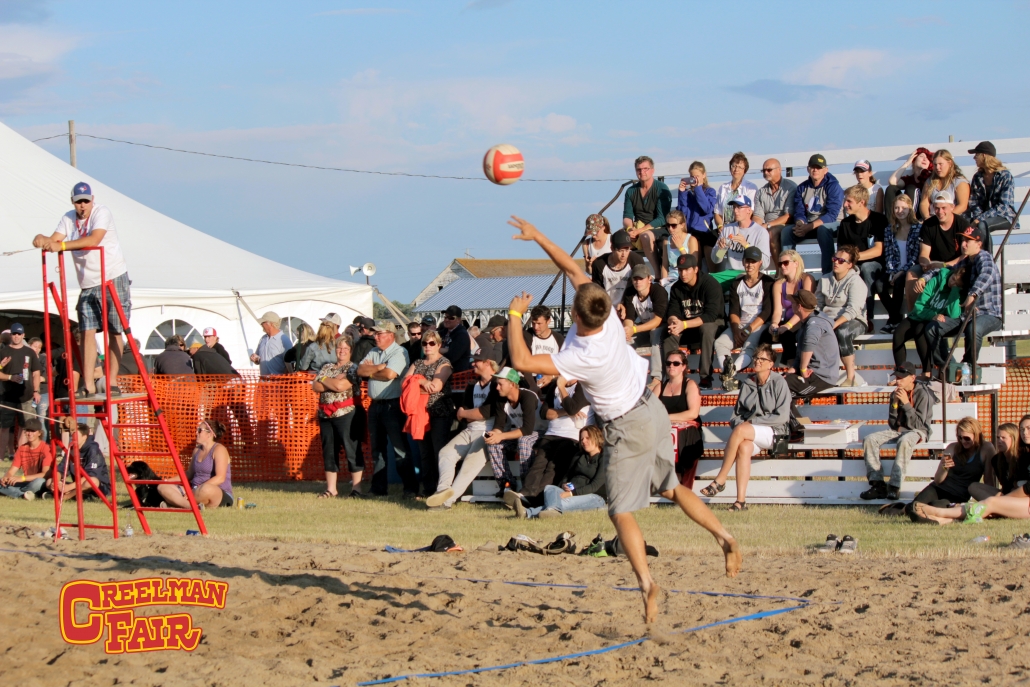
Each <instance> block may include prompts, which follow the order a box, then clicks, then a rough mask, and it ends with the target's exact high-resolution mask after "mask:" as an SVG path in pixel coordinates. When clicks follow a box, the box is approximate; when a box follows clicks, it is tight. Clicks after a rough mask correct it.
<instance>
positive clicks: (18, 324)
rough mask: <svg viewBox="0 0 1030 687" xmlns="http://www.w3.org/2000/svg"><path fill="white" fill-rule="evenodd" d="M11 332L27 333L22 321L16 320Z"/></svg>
mask: <svg viewBox="0 0 1030 687" xmlns="http://www.w3.org/2000/svg"><path fill="white" fill-rule="evenodd" d="M11 333H12V334H24V333H25V327H23V326H22V324H21V322H15V323H14V324H12V325H11Z"/></svg>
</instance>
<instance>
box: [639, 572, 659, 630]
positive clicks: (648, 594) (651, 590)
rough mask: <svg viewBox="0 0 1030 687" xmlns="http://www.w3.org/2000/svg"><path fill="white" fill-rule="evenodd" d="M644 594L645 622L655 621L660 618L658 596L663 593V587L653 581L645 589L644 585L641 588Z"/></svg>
mask: <svg viewBox="0 0 1030 687" xmlns="http://www.w3.org/2000/svg"><path fill="white" fill-rule="evenodd" d="M640 591H641V593H642V594H643V596H644V622H645V623H648V624H650V623H653V622H654V621H656V620H658V597H659V595H660V594H661V592H662V590H661V588H660V587H659V586H658V585H657V584H656V583H654V582H652V583H651V584H650V585H649V586H648V587H647V589H646V590H645V589H644V587H643V586H641V589H640Z"/></svg>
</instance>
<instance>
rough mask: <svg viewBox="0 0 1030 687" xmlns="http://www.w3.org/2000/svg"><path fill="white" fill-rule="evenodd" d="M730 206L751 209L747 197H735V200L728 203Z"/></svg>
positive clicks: (749, 200)
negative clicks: (741, 206)
mask: <svg viewBox="0 0 1030 687" xmlns="http://www.w3.org/2000/svg"><path fill="white" fill-rule="evenodd" d="M730 205H743V206H746V207H751V199H750V198H748V197H747V196H737V197H736V198H734V199H733V200H731V201H730Z"/></svg>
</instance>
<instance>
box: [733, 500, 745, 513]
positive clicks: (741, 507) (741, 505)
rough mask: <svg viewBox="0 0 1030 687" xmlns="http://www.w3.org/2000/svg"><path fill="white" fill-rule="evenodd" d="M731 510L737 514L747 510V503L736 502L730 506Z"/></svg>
mask: <svg viewBox="0 0 1030 687" xmlns="http://www.w3.org/2000/svg"><path fill="white" fill-rule="evenodd" d="M730 510H731V511H733V512H735V513H739V512H740V511H742V510H747V503H745V502H744V501H734V502H733V505H732V506H730Z"/></svg>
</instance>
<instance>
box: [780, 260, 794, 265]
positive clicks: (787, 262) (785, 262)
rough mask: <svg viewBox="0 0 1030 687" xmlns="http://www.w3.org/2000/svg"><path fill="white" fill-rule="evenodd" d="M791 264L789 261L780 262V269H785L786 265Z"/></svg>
mask: <svg viewBox="0 0 1030 687" xmlns="http://www.w3.org/2000/svg"><path fill="white" fill-rule="evenodd" d="M791 262H792V261H790V260H780V267H786V266H787V265H789V264H790V263H791Z"/></svg>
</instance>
